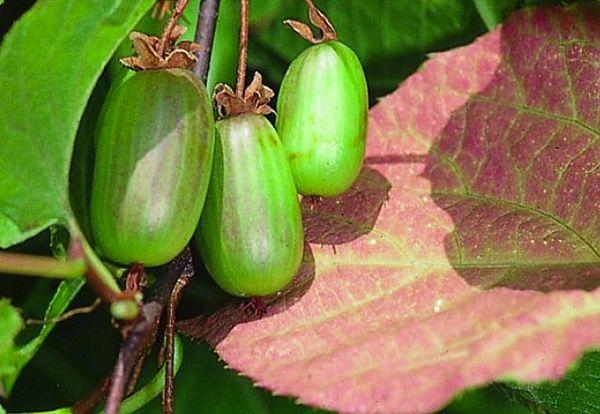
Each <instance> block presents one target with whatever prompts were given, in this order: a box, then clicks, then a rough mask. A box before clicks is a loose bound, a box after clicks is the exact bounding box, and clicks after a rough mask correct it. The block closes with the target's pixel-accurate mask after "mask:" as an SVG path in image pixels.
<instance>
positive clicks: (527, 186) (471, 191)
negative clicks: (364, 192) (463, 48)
mask: <svg viewBox="0 0 600 414" xmlns="http://www.w3.org/2000/svg"><path fill="white" fill-rule="evenodd" d="M595 20H596V21H598V22H600V21H599V20H598V18H597V17H596V18H595ZM540 21H542V20H541V19H540ZM514 27H516V26H515V25H507V26H506V27H505V28H503V30H502V32H501V35H500V36H501V42H500V49H499V54H500V57H499V61H498V66H497V69H496V71H495V73H494V75H493V77H492V79H491V81H490V82H488V83H487V85H485V87H484V88H481V90H480V91H478V92H477V93H475V94H473V95H472V96H471V97H470V98H469V99H468V100H467V102H466V104H464V105H463V106H462V107H460V108H459V109H458V110H456V111H454V112H453V113H452V115H451V117H450V118H449V120H448V121H447V122H446V124H445V126H444V128H443V130H442V132H441V134H440V135H439V136H438V137H437V139H436V141H435V142H434V144H433V145H432V147H431V148H430V150H429V153H428V157H427V160H426V163H425V165H426V168H425V171H424V173H423V176H424V177H426V178H428V179H429V180H430V181H431V196H432V198H433V200H434V202H435V203H436V204H437V205H438V206H439V207H441V208H442V209H443V210H444V211H445V212H446V213H448V214H449V215H450V217H451V218H452V220H453V222H454V231H453V232H452V233H451V234H448V235H447V236H446V238H445V249H446V253H447V257H448V259H449V261H450V263H451V264H452V266H453V267H454V268H455V269H456V271H457V272H458V273H459V274H460V275H461V276H462V277H463V278H464V280H465V281H467V282H468V283H469V284H471V285H474V286H478V287H480V288H483V289H489V288H494V287H500V286H503V287H509V288H512V289H518V290H536V291H542V292H549V291H555V290H566V289H584V290H592V289H595V288H596V287H598V286H599V285H600V264H599V263H600V259H599V257H600V256H599V253H598V252H599V249H600V239H599V238H598V235H599V234H600V221H598V206H599V205H600V191H599V189H600V174H598V172H597V171H596V172H594V171H593V166H594V165H596V166H597V165H598V162H599V159H600V141H598V136H597V132H595V131H597V130H598V121H597V118H595V116H596V115H594V114H597V109H594V108H597V107H598V104H599V102H598V96H597V94H596V95H595V98H593V99H592V98H590V96H591V95H589V93H588V90H587V88H586V87H584V85H596V87H597V85H598V72H597V68H596V69H595V70H594V68H593V66H592V63H591V62H592V61H593V59H592V56H593V54H594V53H596V51H595V49H594V48H592V47H588V48H586V47H583V46H582V43H581V42H578V41H575V40H574V41H573V42H572V43H568V44H558V43H557V42H547V41H546V40H545V38H544V36H547V34H545V33H544V30H551V31H552V30H566V33H565V34H564V36H566V35H567V34H568V28H559V29H556V28H552V27H551V28H550V29H544V30H541V29H540V30H539V33H537V32H536V33H535V35H533V34H532V35H531V37H523V36H519V33H518V31H515V30H514ZM562 35H563V34H561V36H562ZM553 36H555V37H556V36H557V35H556V34H554V35H553ZM534 47H535V48H536V49H535V50H538V49H539V53H537V52H536V56H537V58H536V59H537V60H536V61H535V62H532V60H531V59H530V58H529V57H530V56H528V55H527V53H530V52H527V51H528V50H532V48H534ZM542 74H543V76H542ZM572 85H573V86H572ZM588 87H589V86H588Z"/></svg>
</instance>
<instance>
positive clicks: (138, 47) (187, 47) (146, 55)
mask: <svg viewBox="0 0 600 414" xmlns="http://www.w3.org/2000/svg"><path fill="white" fill-rule="evenodd" d="M185 31H186V28H185V27H184V26H179V25H178V26H175V28H174V29H173V31H172V32H171V34H170V36H169V39H168V42H167V44H166V45H165V50H164V52H163V53H162V54H159V53H158V46H159V43H160V38H158V37H156V36H148V35H147V34H145V33H140V32H132V33H131V34H130V35H129V38H130V39H131V40H132V41H133V47H134V48H135V51H136V52H137V55H135V56H130V57H126V58H123V59H121V63H122V64H123V65H125V66H127V67H128V68H129V69H132V70H135V71H140V70H149V69H177V68H179V69H190V68H191V67H192V66H193V65H194V64H195V63H196V61H197V60H198V59H197V58H196V56H195V55H194V53H195V52H197V51H199V50H200V45H198V44H197V43H193V42H189V41H183V42H179V43H178V44H176V42H177V39H179V37H180V36H181V35H182V34H184V33H185Z"/></svg>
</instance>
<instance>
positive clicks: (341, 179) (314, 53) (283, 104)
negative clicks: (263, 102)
mask: <svg viewBox="0 0 600 414" xmlns="http://www.w3.org/2000/svg"><path fill="white" fill-rule="evenodd" d="M367 111H368V93H367V83H366V79H365V75H364V72H363V69H362V66H361V64H360V61H359V60H358V57H357V56H356V54H355V53H354V52H353V51H352V49H350V48H349V47H347V46H345V45H344V44H342V43H341V42H339V41H337V40H329V41H325V42H323V43H320V44H317V45H313V46H310V47H309V48H308V49H306V50H305V51H303V52H302V53H301V54H300V55H299V56H298V57H297V58H296V59H294V61H293V62H292V64H291V65H290V67H289V68H288V70H287V72H286V74H285V77H284V79H283V83H282V85H281V89H280V92H279V97H278V101H277V124H276V126H277V132H278V133H279V136H280V138H281V142H282V143H283V146H284V148H285V150H286V153H287V156H288V158H289V161H290V165H291V169H292V173H293V175H294V180H295V182H296V186H297V188H298V191H299V192H300V193H302V194H305V195H320V196H335V195H338V194H340V193H343V192H344V191H346V190H347V189H348V188H349V187H350V186H351V185H352V183H353V182H354V180H355V179H356V177H357V176H358V174H359V172H360V170H361V167H362V165H363V160H364V154H365V138H366V130H367Z"/></svg>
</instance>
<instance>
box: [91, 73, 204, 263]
mask: <svg viewBox="0 0 600 414" xmlns="http://www.w3.org/2000/svg"><path fill="white" fill-rule="evenodd" d="M213 152H214V120H213V111H212V106H211V103H210V100H209V98H208V94H207V92H206V88H205V87H204V85H203V84H202V83H201V82H200V81H198V80H196V79H195V78H194V77H193V75H192V74H191V72H189V71H186V70H183V69H169V70H148V71H142V72H138V73H136V74H135V75H133V76H132V77H131V78H128V79H127V80H126V81H125V82H124V83H122V84H120V85H119V86H118V87H117V89H116V90H114V91H111V93H110V94H109V96H108V99H107V101H106V103H105V105H104V107H103V109H102V114H101V117H100V121H99V128H98V130H97V134H96V162H95V168H94V178H93V182H92V198H91V208H90V210H91V224H92V234H93V238H94V242H95V246H96V248H97V249H98V250H99V252H100V254H102V255H103V256H106V257H108V258H110V259H112V260H114V261H116V262H119V263H122V264H130V263H134V262H139V263H143V264H144V265H146V266H157V265H160V264H163V263H166V262H168V261H169V260H171V259H173V258H174V257H175V256H176V255H177V254H178V253H179V252H180V251H181V250H183V248H184V247H185V245H186V244H187V242H188V241H189V240H190V238H191V237H192V235H193V233H194V230H195V228H196V225H197V224H198V221H199V218H200V213H201V211H202V207H203V205H204V200H205V197H206V192H207V189H208V183H209V179H210V170H211V168H212V160H213Z"/></svg>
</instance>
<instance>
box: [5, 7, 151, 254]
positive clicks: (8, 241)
mask: <svg viewBox="0 0 600 414" xmlns="http://www.w3.org/2000/svg"><path fill="white" fill-rule="evenodd" d="M152 3H153V0H142V1H135V2H132V1H129V0H102V1H97V0H96V1H86V2H82V1H78V0H42V1H38V2H36V3H35V5H34V6H33V7H32V9H31V10H30V11H29V12H28V13H26V14H25V15H24V17H23V18H22V19H21V20H19V21H18V22H17V23H16V24H15V25H14V26H13V28H12V30H11V31H10V32H9V33H8V35H7V36H6V38H5V40H4V42H3V44H2V46H1V47H0V83H1V84H2V100H0V142H2V151H1V152H0V247H8V246H11V245H13V244H16V243H19V242H21V241H23V240H25V239H27V238H29V237H31V236H33V235H35V234H36V233H38V232H39V231H41V230H42V229H44V228H46V227H47V226H48V225H50V224H53V223H63V224H66V223H69V222H71V223H70V225H71V227H73V223H74V221H72V220H70V219H71V218H72V213H71V208H70V206H69V196H68V177H69V166H70V160H71V153H72V150H73V141H74V139H75V134H76V132H77V127H78V124H79V120H80V118H81V116H82V114H83V110H84V108H85V105H86V102H87V100H88V98H89V96H90V94H91V92H92V89H93V87H94V84H95V83H96V81H97V79H98V77H99V76H100V74H101V72H102V70H103V67H104V65H105V64H106V63H107V62H108V60H109V59H110V56H111V55H112V54H113V53H114V51H115V50H116V48H117V46H118V45H119V43H120V42H121V40H122V39H123V38H125V37H126V35H127V33H128V32H129V31H130V30H131V28H132V27H134V25H135V23H136V22H137V21H138V20H139V19H140V18H141V17H142V15H143V14H144V13H145V12H146V11H147V10H148V9H149V8H150V7H151V5H152ZM66 16H68V18H66Z"/></svg>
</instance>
